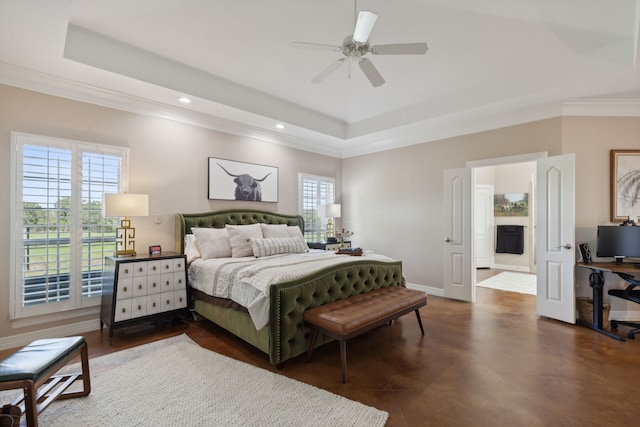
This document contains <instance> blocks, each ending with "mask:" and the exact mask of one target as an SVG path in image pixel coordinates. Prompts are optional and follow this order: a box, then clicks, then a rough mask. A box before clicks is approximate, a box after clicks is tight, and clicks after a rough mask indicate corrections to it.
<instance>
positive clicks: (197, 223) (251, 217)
mask: <svg viewBox="0 0 640 427" xmlns="http://www.w3.org/2000/svg"><path fill="white" fill-rule="evenodd" d="M257 223H265V224H287V225H297V226H298V227H300V230H302V232H303V233H304V219H303V218H302V217H301V216H300V215H285V214H280V213H276V212H269V211H261V210H257V209H228V210H224V211H215V212H203V213H192V214H176V252H179V253H184V236H185V234H190V233H191V227H199V228H224V226H225V225H226V224H229V225H246V224H257Z"/></svg>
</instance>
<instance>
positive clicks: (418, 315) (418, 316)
mask: <svg viewBox="0 0 640 427" xmlns="http://www.w3.org/2000/svg"><path fill="white" fill-rule="evenodd" d="M416 317H417V318H418V325H420V332H422V335H424V328H423V327H422V319H421V318H420V312H419V311H418V309H416Z"/></svg>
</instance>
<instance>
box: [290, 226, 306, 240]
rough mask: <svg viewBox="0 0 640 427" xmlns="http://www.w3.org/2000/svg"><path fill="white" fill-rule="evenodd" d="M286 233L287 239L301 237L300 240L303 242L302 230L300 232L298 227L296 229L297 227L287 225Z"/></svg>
mask: <svg viewBox="0 0 640 427" xmlns="http://www.w3.org/2000/svg"><path fill="white" fill-rule="evenodd" d="M287 232H288V233H289V237H302V239H303V240H304V236H303V235H302V230H300V227H298V226H297V225H289V226H288V227H287ZM305 244H306V243H305Z"/></svg>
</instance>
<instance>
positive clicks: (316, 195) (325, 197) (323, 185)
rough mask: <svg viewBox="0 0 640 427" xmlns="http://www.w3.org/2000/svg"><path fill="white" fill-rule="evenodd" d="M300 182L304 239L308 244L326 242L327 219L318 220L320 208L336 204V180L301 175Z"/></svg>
mask: <svg viewBox="0 0 640 427" xmlns="http://www.w3.org/2000/svg"><path fill="white" fill-rule="evenodd" d="M298 181H299V182H298V191H299V201H300V202H299V203H300V205H299V214H300V215H302V217H303V218H304V228H305V229H304V237H305V239H306V240H307V241H308V242H312V241H322V240H326V233H325V229H326V225H327V218H318V206H319V205H324V204H327V203H334V202H335V179H333V178H329V177H325V176H317V175H308V174H300V175H299V178H298ZM334 223H335V219H334Z"/></svg>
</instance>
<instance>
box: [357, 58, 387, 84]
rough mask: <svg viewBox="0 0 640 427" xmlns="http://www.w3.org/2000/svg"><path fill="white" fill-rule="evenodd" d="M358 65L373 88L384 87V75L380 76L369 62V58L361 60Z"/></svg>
mask: <svg viewBox="0 0 640 427" xmlns="http://www.w3.org/2000/svg"><path fill="white" fill-rule="evenodd" d="M358 64H359V65H360V69H361V70H362V72H363V73H364V75H365V76H367V78H368V79H369V81H370V82H371V84H372V85H373V87H378V86H382V85H383V84H384V79H383V78H382V75H380V73H379V72H378V70H377V69H376V67H374V66H373V63H372V62H371V61H369V60H368V59H367V58H364V59H361V60H360V62H359V63H358Z"/></svg>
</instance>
